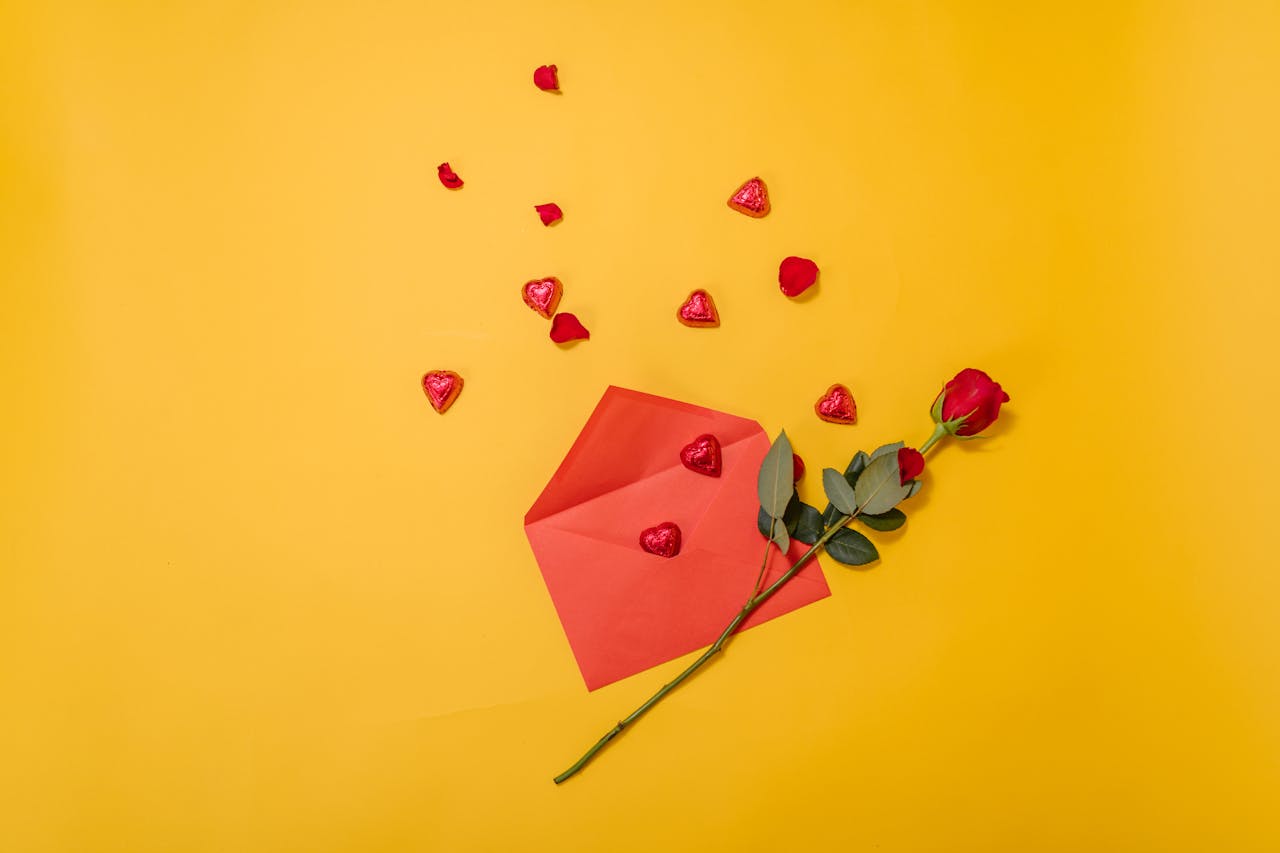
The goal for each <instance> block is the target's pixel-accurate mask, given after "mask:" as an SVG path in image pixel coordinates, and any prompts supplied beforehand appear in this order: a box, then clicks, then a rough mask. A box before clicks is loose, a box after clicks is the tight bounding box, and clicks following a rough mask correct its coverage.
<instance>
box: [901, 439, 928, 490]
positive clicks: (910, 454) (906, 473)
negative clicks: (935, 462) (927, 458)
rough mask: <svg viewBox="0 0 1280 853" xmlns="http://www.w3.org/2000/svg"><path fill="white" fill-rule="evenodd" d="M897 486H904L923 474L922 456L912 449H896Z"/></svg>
mask: <svg viewBox="0 0 1280 853" xmlns="http://www.w3.org/2000/svg"><path fill="white" fill-rule="evenodd" d="M898 473H899V474H900V475H901V476H900V479H899V481H898V485H900V486H905V485H906V484H907V483H909V482H911V481H912V480H914V479H915V478H916V477H919V476H920V475H921V474H923V473H924V454H922V453H921V452H920V451H919V450H916V449H915V448H914V447H899V448H898Z"/></svg>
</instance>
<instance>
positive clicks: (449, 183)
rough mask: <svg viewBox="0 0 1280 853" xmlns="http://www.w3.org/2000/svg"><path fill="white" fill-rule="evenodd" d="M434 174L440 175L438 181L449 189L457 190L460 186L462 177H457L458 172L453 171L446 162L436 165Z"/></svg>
mask: <svg viewBox="0 0 1280 853" xmlns="http://www.w3.org/2000/svg"><path fill="white" fill-rule="evenodd" d="M436 174H437V175H439V176H440V183H442V184H444V185H445V186H446V187H448V188H449V189H451V190H457V189H461V188H462V178H459V177H458V173H457V172H455V171H453V169H452V168H451V167H450V166H449V164H448V163H441V164H440V165H439V166H437V167H436Z"/></svg>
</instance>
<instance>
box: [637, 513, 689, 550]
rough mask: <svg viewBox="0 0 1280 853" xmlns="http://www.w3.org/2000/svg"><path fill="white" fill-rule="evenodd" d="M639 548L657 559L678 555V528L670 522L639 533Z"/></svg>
mask: <svg viewBox="0 0 1280 853" xmlns="http://www.w3.org/2000/svg"><path fill="white" fill-rule="evenodd" d="M640 547H641V548H643V549H644V550H646V551H648V552H649V553H650V554H657V555H658V556H659V557H674V556H675V555H676V554H679V553H680V528H679V527H678V526H677V525H675V524H674V523H672V522H670V521H664V522H662V523H661V524H659V525H657V526H656V527H649V528H646V529H645V530H642V531H641V532H640Z"/></svg>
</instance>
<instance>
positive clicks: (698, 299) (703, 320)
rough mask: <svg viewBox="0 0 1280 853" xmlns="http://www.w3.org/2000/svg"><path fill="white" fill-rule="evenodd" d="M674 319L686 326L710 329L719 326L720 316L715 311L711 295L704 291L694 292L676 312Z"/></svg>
mask: <svg viewBox="0 0 1280 853" xmlns="http://www.w3.org/2000/svg"><path fill="white" fill-rule="evenodd" d="M676 319H678V320H679V321H680V322H681V323H684V324H685V325H686V326H693V327H694V328H699V327H710V326H719V325H720V314H719V313H718V312H717V311H716V303H715V301H714V300H713V299H712V298H711V294H710V293H707V292H706V291H705V290H695V291H694V292H693V293H690V294H689V298H688V299H686V300H685V301H684V304H683V305H681V306H680V310H678V311H677V312H676Z"/></svg>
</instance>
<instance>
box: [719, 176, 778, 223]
mask: <svg viewBox="0 0 1280 853" xmlns="http://www.w3.org/2000/svg"><path fill="white" fill-rule="evenodd" d="M729 206H730V207H732V208H733V209H734V210H736V211H738V212H739V213H745V214H746V215H747V216H750V217H752V218H754V219H759V218H760V217H762V216H764V215H766V214H767V213H768V212H769V188H768V187H766V186H765V185H764V181H762V180H760V179H759V178H752V179H751V180H749V181H747V182H746V183H745V184H743V185H742V186H740V187H738V191H737V192H735V193H734V194H733V195H732V196H730V198H729Z"/></svg>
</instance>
